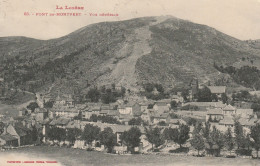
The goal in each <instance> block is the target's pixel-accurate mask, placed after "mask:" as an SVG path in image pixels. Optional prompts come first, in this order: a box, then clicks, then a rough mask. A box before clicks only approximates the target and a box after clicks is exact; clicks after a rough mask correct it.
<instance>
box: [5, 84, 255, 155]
mask: <svg viewBox="0 0 260 166" xmlns="http://www.w3.org/2000/svg"><path fill="white" fill-rule="evenodd" d="M189 86H190V87H189V90H188V93H185V92H183V91H177V92H175V93H173V94H170V95H168V96H167V98H164V99H159V100H152V99H149V98H147V97H146V96H141V97H140V98H138V99H133V98H130V97H129V96H127V95H122V96H120V97H117V98H116V99H115V102H113V101H112V102H108V103H106V104H105V103H104V102H102V101H101V100H100V99H99V100H98V99H97V100H95V102H93V101H92V100H91V99H89V100H87V101H86V102H85V103H77V102H76V101H75V99H73V97H72V95H64V94H60V92H58V93H57V96H56V97H55V96H52V95H51V94H48V93H46V94H37V95H36V96H37V97H36V99H35V102H32V103H30V104H29V105H28V106H27V107H24V108H22V109H20V110H19V113H18V116H16V117H11V116H7V115H1V118H0V121H1V122H0V123H1V135H0V146H1V148H2V150H6V149H11V148H14V147H16V148H17V147H23V146H27V145H49V146H66V147H71V148H79V149H86V150H96V151H107V152H109V153H112V152H113V153H117V154H125V153H128V152H131V153H142V154H143V153H151V152H158V153H161V152H166V153H168V152H172V151H173V153H175V152H176V151H180V152H185V153H189V154H192V155H215V156H219V155H220V151H221V150H222V149H225V150H226V151H230V155H231V151H232V154H233V155H234V154H237V155H238V154H239V155H242V156H243V155H246V156H254V155H253V154H255V156H256V155H257V156H258V152H257V151H258V150H259V149H257V148H255V147H254V145H253V143H251V144H252V146H251V144H250V148H249V145H248V146H246V145H247V144H246V142H247V141H250V142H255V144H257V142H256V141H257V140H255V139H259V136H258V135H257V136H256V138H255V137H254V136H251V135H252V134H251V135H250V133H251V131H252V130H256V131H258V130H257V129H259V122H260V120H259V119H258V117H257V114H256V112H255V111H254V110H253V109H252V103H250V102H247V101H246V100H245V101H236V102H234V101H232V102H231V99H230V98H231V97H228V96H227V90H226V89H227V87H225V86H209V85H199V84H198V80H193V81H191V83H190V85H189ZM113 87H114V88H112V90H114V91H115V92H116V91H117V92H122V91H124V92H125V91H126V90H125V89H124V87H122V86H115V85H113ZM157 87H158V88H156V86H155V87H153V88H152V89H151V87H149V88H147V87H144V89H142V91H144V92H145V91H146V90H147V89H150V92H151V94H153V95H155V96H156V95H159V93H160V91H161V90H160V86H157ZM209 93H210V95H208V94H209ZM143 94H144V93H143ZM184 94H185V95H184ZM233 97H234V95H233ZM209 98H212V99H210V100H209ZM254 127H255V128H254ZM129 134H130V135H131V136H130V135H129ZM214 134H215V135H214ZM205 135H206V136H205ZM213 136H214V137H216V139H219V140H214V138H211V137H213ZM227 136H229V137H228V138H227ZM249 136H251V137H250V138H249ZM128 137H133V138H132V140H131V139H130V138H129V139H128ZM180 137H181V138H180ZM212 139H213V140H212ZM239 139H240V140H239ZM219 142H221V143H219ZM226 142H227V143H229V144H227V145H226ZM255 146H257V145H255ZM187 148H188V149H189V148H190V149H191V150H187ZM174 149H175V150H174ZM192 149H193V150H192ZM235 149H237V150H235ZM241 149H242V150H244V151H242V152H241ZM253 149H255V150H256V152H257V154H256V153H254V152H253ZM234 150H235V151H234ZM200 152H201V153H200ZM177 153H178V152H177ZM225 154H226V153H225ZM228 154H229V153H228ZM228 154H227V155H228Z"/></svg>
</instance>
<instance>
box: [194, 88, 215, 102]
mask: <svg viewBox="0 0 260 166" xmlns="http://www.w3.org/2000/svg"><path fill="white" fill-rule="evenodd" d="M197 99H198V102H211V101H212V93H211V91H210V89H209V88H208V87H206V86H205V87H204V88H202V89H199V91H198V94H197Z"/></svg>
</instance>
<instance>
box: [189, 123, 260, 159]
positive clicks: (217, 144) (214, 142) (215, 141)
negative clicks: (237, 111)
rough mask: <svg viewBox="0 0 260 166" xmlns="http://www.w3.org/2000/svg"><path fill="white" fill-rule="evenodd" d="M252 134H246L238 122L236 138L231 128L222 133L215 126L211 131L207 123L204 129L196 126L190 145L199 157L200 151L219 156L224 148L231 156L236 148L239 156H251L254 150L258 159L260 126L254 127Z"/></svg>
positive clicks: (236, 124) (235, 131)
mask: <svg viewBox="0 0 260 166" xmlns="http://www.w3.org/2000/svg"><path fill="white" fill-rule="evenodd" d="M250 133H251V134H246V133H245V131H244V130H243V127H242V125H241V124H240V123H239V122H238V121H237V120H236V121H235V124H234V136H233V132H232V130H231V128H228V129H227V131H226V132H225V133H222V132H220V131H219V130H218V129H217V128H216V127H215V126H213V128H212V130H211V127H210V123H209V122H207V123H206V124H205V126H204V127H202V125H201V124H197V125H196V127H195V129H194V131H193V137H192V139H191V140H190V143H191V146H192V147H194V148H195V149H196V150H197V151H198V155H199V152H200V151H202V150H204V149H205V150H206V151H207V153H208V154H210V155H215V156H219V155H220V152H221V150H222V149H223V148H226V150H228V151H229V152H230V155H231V152H232V150H234V149H235V148H236V154H237V155H251V153H252V148H254V149H255V150H256V151H257V157H258V151H259V149H260V125H259V124H257V125H255V126H253V127H252V128H251V131H250Z"/></svg>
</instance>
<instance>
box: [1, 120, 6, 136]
mask: <svg viewBox="0 0 260 166" xmlns="http://www.w3.org/2000/svg"><path fill="white" fill-rule="evenodd" d="M4 128H5V124H4V123H3V122H0V135H1V134H2V133H3V132H4Z"/></svg>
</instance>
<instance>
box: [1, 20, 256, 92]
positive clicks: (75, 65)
mask: <svg viewBox="0 0 260 166" xmlns="http://www.w3.org/2000/svg"><path fill="white" fill-rule="evenodd" d="M16 38H19V40H17V39H16ZM15 39H16V40H15ZM6 40H7V41H6ZM8 40H9V41H8ZM0 52H1V54H0V63H2V64H5V63H6V62H7V61H8V63H6V64H5V65H4V68H8V67H10V68H12V69H11V70H10V71H8V70H4V72H3V74H2V75H1V76H0V77H5V80H6V81H7V82H9V84H11V85H12V84H14V85H13V86H18V87H20V88H27V89H28V82H29V83H30V81H31V83H32V84H35V85H33V86H35V87H34V90H35V91H42V90H43V89H44V88H46V87H48V86H49V85H50V84H53V83H55V84H56V87H55V88H54V89H55V91H57V90H60V91H64V92H65V93H72V92H74V91H75V87H77V88H76V89H80V91H82V92H85V91H87V89H88V88H89V87H91V86H94V85H96V86H102V85H108V84H112V83H115V84H119V85H122V86H125V87H126V88H127V89H131V90H132V91H133V92H138V90H139V89H140V87H141V85H142V84H143V83H148V82H156V83H161V84H162V85H163V86H164V87H174V86H176V85H179V84H188V82H189V81H190V80H191V79H192V78H194V77H196V78H199V79H200V80H201V82H207V81H212V82H214V81H215V79H217V78H218V77H219V72H218V71H217V70H216V69H215V68H214V66H213V64H214V63H217V64H218V65H237V66H239V65H241V64H242V63H241V59H242V58H243V57H248V58H250V61H251V60H253V61H255V63H254V64H253V65H257V64H260V63H258V62H260V58H259V55H260V54H259V53H260V49H258V48H255V47H252V46H251V44H249V43H248V42H245V41H241V40H239V39H236V38H234V37H231V36H229V35H226V34H224V33H222V32H220V31H217V30H216V29H214V28H211V27H209V26H206V25H202V24H195V23H192V22H189V21H186V20H181V19H178V18H175V17H169V16H164V17H162V16H161V17H142V18H135V19H131V20H124V21H118V22H102V23H97V24H92V25H88V26H85V27H83V28H80V29H78V30H76V31H74V32H72V33H70V34H68V35H66V36H63V37H60V38H56V39H51V40H37V39H31V38H23V37H4V38H0ZM11 60H13V62H11ZM9 61H10V62H9ZM243 65H250V62H243ZM7 66H8V67H7ZM257 67H259V66H257ZM17 68H18V69H19V70H18V69H17ZM21 70H22V72H21ZM30 70H33V71H34V72H30ZM28 73H29V75H30V77H31V78H28V79H25V80H26V81H24V80H23V79H18V78H15V76H14V75H19V77H22V78H23V77H25V76H27V75H28ZM37 81H38V82H37ZM35 82H36V83H35ZM39 82H40V83H39ZM90 85H91V86H90ZM53 93H54V92H53Z"/></svg>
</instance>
